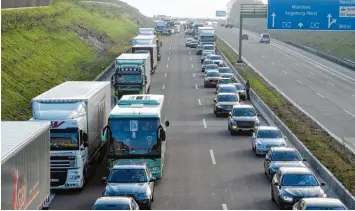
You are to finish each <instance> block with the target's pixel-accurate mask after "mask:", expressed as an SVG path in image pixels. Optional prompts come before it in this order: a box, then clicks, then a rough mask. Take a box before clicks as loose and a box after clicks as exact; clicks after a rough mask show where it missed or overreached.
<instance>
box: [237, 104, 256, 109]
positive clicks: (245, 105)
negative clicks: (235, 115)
mask: <svg viewBox="0 0 355 211" xmlns="http://www.w3.org/2000/svg"><path fill="white" fill-rule="evenodd" d="M235 108H253V109H255V108H254V107H253V106H252V105H247V104H237V105H234V106H233V109H235Z"/></svg>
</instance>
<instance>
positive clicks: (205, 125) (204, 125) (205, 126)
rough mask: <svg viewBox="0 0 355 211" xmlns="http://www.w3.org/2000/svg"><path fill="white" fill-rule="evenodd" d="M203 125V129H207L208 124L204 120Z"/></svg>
mask: <svg viewBox="0 0 355 211" xmlns="http://www.w3.org/2000/svg"><path fill="white" fill-rule="evenodd" d="M202 123H203V127H204V128H207V123H206V120H205V119H202Z"/></svg>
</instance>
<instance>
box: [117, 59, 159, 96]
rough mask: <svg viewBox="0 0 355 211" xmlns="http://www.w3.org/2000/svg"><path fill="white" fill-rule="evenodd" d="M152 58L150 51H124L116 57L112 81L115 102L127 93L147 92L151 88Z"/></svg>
mask: <svg viewBox="0 0 355 211" xmlns="http://www.w3.org/2000/svg"><path fill="white" fill-rule="evenodd" d="M150 63H151V59H150V54H149V53H134V54H133V53H123V54H121V55H120V56H119V57H117V58H116V59H115V65H114V68H115V73H114V74H113V75H112V77H111V83H112V85H113V86H114V89H115V102H118V100H119V99H120V98H121V97H122V96H123V95H127V94H147V93H149V90H150V77H151V72H152V68H151V64H150Z"/></svg>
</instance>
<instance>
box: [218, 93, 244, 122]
mask: <svg viewBox="0 0 355 211" xmlns="http://www.w3.org/2000/svg"><path fill="white" fill-rule="evenodd" d="M214 103H215V105H214V109H213V112H214V114H215V115H216V117H219V116H220V115H221V114H228V113H229V112H230V111H231V110H232V109H233V106H234V105H236V104H239V96H238V95H237V94H233V93H219V94H217V97H216V99H214Z"/></svg>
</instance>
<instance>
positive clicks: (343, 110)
mask: <svg viewBox="0 0 355 211" xmlns="http://www.w3.org/2000/svg"><path fill="white" fill-rule="evenodd" d="M343 111H345V112H346V113H347V114H349V115H350V116H352V117H354V118H355V115H354V114H352V113H350V112H349V111H347V110H345V109H343Z"/></svg>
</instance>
